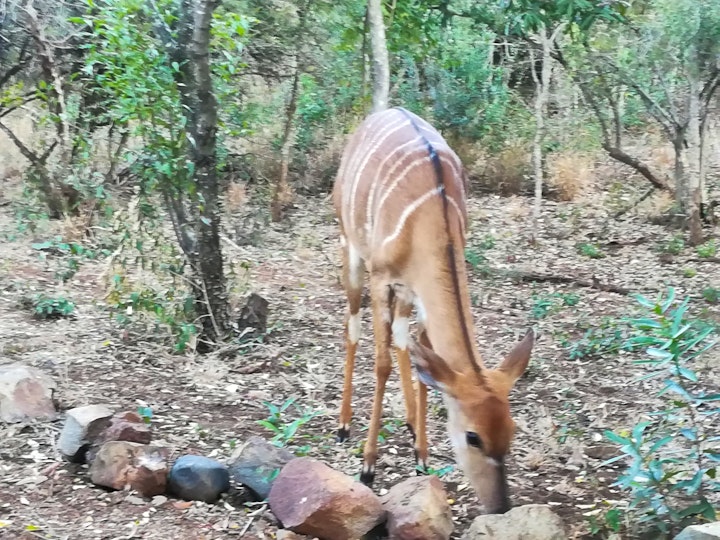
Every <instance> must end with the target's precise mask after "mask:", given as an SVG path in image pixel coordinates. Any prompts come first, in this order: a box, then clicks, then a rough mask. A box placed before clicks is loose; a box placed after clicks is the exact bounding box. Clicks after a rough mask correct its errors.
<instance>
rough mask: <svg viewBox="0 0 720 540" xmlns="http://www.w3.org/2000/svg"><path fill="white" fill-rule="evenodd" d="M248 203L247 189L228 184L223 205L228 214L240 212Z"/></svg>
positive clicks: (234, 183)
mask: <svg viewBox="0 0 720 540" xmlns="http://www.w3.org/2000/svg"><path fill="white" fill-rule="evenodd" d="M247 201H248V195H247V189H246V188H245V185H244V184H238V183H237V182H230V185H229V186H228V189H227V192H226V193H225V205H226V207H227V209H228V210H229V211H230V212H238V211H240V210H242V209H243V208H244V207H245V205H246V204H247Z"/></svg>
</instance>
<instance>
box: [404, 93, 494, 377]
mask: <svg viewBox="0 0 720 540" xmlns="http://www.w3.org/2000/svg"><path fill="white" fill-rule="evenodd" d="M395 109H396V110H398V111H400V112H401V113H403V114H404V115H405V117H406V118H407V119H408V121H409V122H410V124H411V125H412V127H413V128H414V129H415V131H416V132H417V134H418V135H419V136H420V139H421V140H422V142H423V144H424V145H425V148H426V150H427V152H428V155H429V156H430V161H431V162H432V164H433V169H435V180H436V182H437V187H438V189H439V191H440V195H441V198H442V202H443V218H444V220H445V231H446V233H447V239H448V240H447V241H448V243H447V256H448V262H449V265H450V273H451V275H452V281H453V289H454V293H455V305H456V306H457V311H458V318H459V319H460V326H461V327H462V332H463V338H464V340H465V348H466V349H467V354H468V357H469V358H470V363H471V364H472V367H473V369H474V370H475V372H476V373H477V374H478V375H482V369H481V368H480V366H479V365H478V364H477V363H476V362H475V354H474V352H473V347H472V341H471V339H470V332H468V327H467V321H466V320H465V312H464V311H463V307H462V299H461V297H460V283H459V282H458V271H457V264H456V262H455V246H453V243H452V236H451V235H450V217H449V212H448V206H449V204H450V203H449V201H448V198H447V192H446V187H445V179H444V176H443V170H442V165H441V163H440V157H439V156H438V154H437V152H436V151H435V148H434V147H433V145H432V144H430V141H429V140H428V139H427V137H425V135H423V134H422V132H421V131H420V127H419V126H418V125H417V123H416V122H415V119H414V118H413V117H412V115H411V114H410V113H409V112H408V111H407V110H405V109H403V108H402V107H395ZM458 217H459V218H462V216H458Z"/></svg>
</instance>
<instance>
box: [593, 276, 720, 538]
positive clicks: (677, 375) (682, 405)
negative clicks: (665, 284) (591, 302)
mask: <svg viewBox="0 0 720 540" xmlns="http://www.w3.org/2000/svg"><path fill="white" fill-rule="evenodd" d="M637 299H638V302H639V303H640V304H641V305H642V307H643V308H644V309H645V310H646V316H645V317H643V318H640V319H635V320H632V321H631V325H632V328H633V330H634V331H635V335H634V336H633V337H632V338H631V342H632V344H633V346H636V347H644V348H645V352H646V357H645V358H643V359H642V360H639V361H638V363H639V364H643V365H645V366H646V367H648V368H649V369H650V371H649V373H648V374H647V375H645V376H643V377H642V378H641V380H643V381H645V380H648V379H659V380H661V381H662V382H661V383H660V385H659V388H658V390H657V396H658V397H662V398H663V399H664V406H663V408H662V409H661V410H658V411H651V412H648V413H647V414H646V415H645V416H646V418H647V419H643V420H642V421H640V422H638V423H637V424H635V425H634V426H633V427H632V428H631V429H629V430H628V431H627V432H621V433H617V432H612V431H606V432H605V435H606V437H607V438H608V439H609V440H610V441H612V442H614V443H615V444H617V445H619V446H620V450H621V452H622V455H620V456H618V457H615V458H612V459H610V460H608V461H606V462H605V464H609V463H612V462H615V461H618V460H621V459H622V460H626V461H627V462H628V467H627V469H626V470H625V471H624V472H623V473H622V474H621V475H620V477H619V478H618V480H617V482H616V484H615V485H617V486H619V487H620V488H621V489H623V490H625V491H627V492H628V493H629V495H630V504H629V507H628V510H627V512H628V514H629V516H630V517H631V522H632V523H634V524H636V526H637V529H638V531H635V532H639V533H643V534H644V533H650V534H652V535H654V536H653V538H659V537H661V536H663V535H669V534H672V533H674V532H675V531H678V530H680V529H682V528H683V527H685V526H686V525H688V524H690V523H693V522H696V521H702V520H715V519H716V518H717V516H716V512H715V509H714V508H713V505H712V504H711V502H710V501H709V500H708V497H712V494H717V493H720V482H718V480H717V479H716V478H717V472H718V463H719V462H720V437H719V436H718V435H717V431H718V427H717V426H718V425H720V422H719V420H720V418H718V417H720V409H719V408H718V405H717V403H718V401H720V393H713V394H708V393H706V392H705V391H704V390H703V388H702V385H701V383H700V376H699V374H698V373H697V372H695V371H694V370H693V361H694V360H695V359H696V358H697V357H698V356H700V355H701V354H703V353H704V352H706V351H707V350H708V349H710V348H711V347H713V346H714V345H715V343H716V339H717V336H716V335H715V334H716V329H715V327H713V326H708V325H706V324H703V323H699V322H698V321H691V320H688V319H687V318H686V313H687V310H688V306H689V298H688V299H686V300H685V301H683V302H682V303H681V304H680V305H679V306H677V307H674V300H675V291H674V289H672V288H670V289H669V290H668V295H667V297H666V298H662V296H661V297H660V298H659V300H658V301H657V302H653V301H650V300H648V299H647V298H645V297H642V296H638V298H637ZM643 391H644V390H643ZM713 418H714V419H715V420H713Z"/></svg>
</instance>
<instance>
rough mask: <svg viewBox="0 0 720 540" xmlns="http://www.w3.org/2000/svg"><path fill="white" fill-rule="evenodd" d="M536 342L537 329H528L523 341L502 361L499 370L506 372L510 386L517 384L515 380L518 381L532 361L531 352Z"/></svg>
mask: <svg viewBox="0 0 720 540" xmlns="http://www.w3.org/2000/svg"><path fill="white" fill-rule="evenodd" d="M534 344H535V330H533V329H532V328H531V329H530V330H528V331H527V333H526V334H525V337H524V338H523V339H522V341H520V342H519V343H518V344H517V345H515V347H513V349H512V351H510V353H509V354H508V355H507V356H506V357H505V359H504V360H503V361H502V362H501V363H500V366H498V368H497V369H498V371H500V372H501V373H503V374H505V376H506V377H507V378H508V379H509V382H510V386H512V385H513V384H515V381H517V380H518V379H519V378H520V376H521V375H522V374H523V373H524V372H525V370H526V369H527V366H528V363H529V362H530V353H532V348H533V345H534Z"/></svg>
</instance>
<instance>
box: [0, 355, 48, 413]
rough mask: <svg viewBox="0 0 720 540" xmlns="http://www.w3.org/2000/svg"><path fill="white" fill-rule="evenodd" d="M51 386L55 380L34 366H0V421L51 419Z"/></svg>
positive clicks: (17, 364) (16, 364)
mask: <svg viewBox="0 0 720 540" xmlns="http://www.w3.org/2000/svg"><path fill="white" fill-rule="evenodd" d="M55 389H56V385H55V381H53V379H52V378H51V377H50V376H49V375H47V374H45V373H43V372H42V371H40V370H38V369H35V368H33V367H30V366H26V365H24V364H19V363H15V364H8V365H5V366H0V420H2V421H3V422H8V423H14V422H25V421H27V420H34V419H39V420H54V419H55V418H56V417H57V412H56V411H55V405H54V404H53V400H52V398H53V393H54V392H55Z"/></svg>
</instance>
